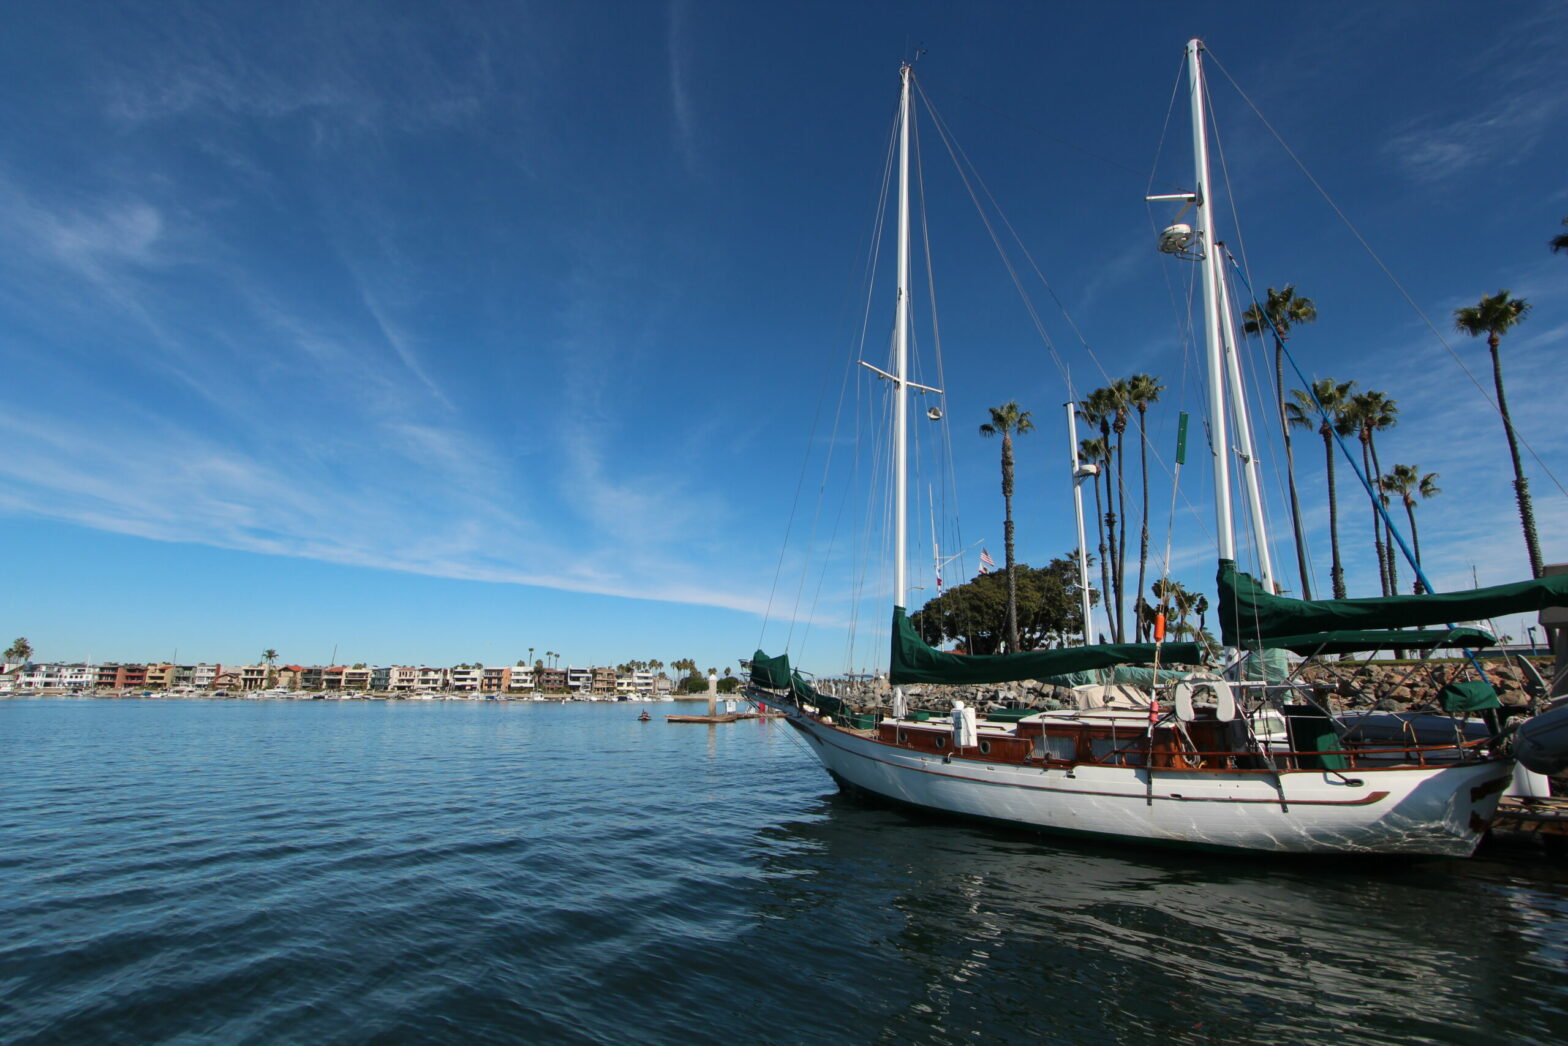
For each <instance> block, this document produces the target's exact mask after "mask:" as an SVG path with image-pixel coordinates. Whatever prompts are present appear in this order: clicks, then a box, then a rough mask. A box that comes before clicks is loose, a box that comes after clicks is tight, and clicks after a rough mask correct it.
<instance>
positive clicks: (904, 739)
mask: <svg viewBox="0 0 1568 1046" xmlns="http://www.w3.org/2000/svg"><path fill="white" fill-rule="evenodd" d="M896 736H897V738H898V743H899V744H901V745H906V744H908V743H909V735H908V734H906V733H904V732H903V731H902V730H900V731H898V733H897V735H896Z"/></svg>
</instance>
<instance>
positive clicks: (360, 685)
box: [343, 668, 375, 691]
mask: <svg viewBox="0 0 1568 1046" xmlns="http://www.w3.org/2000/svg"><path fill="white" fill-rule="evenodd" d="M374 675H375V673H374V672H373V671H372V670H371V669H369V668H345V669H344V670H343V689H344V690H360V691H364V690H371V689H374V687H375V684H374V682H372V679H373V677H374Z"/></svg>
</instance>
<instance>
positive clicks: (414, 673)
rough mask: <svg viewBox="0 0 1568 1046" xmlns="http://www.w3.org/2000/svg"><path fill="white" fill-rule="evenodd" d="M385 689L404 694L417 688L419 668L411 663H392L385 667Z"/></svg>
mask: <svg viewBox="0 0 1568 1046" xmlns="http://www.w3.org/2000/svg"><path fill="white" fill-rule="evenodd" d="M387 689H388V690H391V691H392V692H393V693H398V694H406V693H408V692H410V691H412V690H418V689H419V669H417V668H415V667H414V666H412V665H394V666H393V667H391V668H389V669H387Z"/></svg>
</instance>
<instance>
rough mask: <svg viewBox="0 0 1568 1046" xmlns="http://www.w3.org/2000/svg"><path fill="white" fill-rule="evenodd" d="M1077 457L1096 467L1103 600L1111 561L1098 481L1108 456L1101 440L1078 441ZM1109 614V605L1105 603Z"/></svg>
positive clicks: (1086, 637)
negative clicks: (1106, 541) (1106, 545)
mask: <svg viewBox="0 0 1568 1046" xmlns="http://www.w3.org/2000/svg"><path fill="white" fill-rule="evenodd" d="M1078 457H1079V458H1080V459H1081V460H1082V461H1084V462H1085V463H1090V464H1094V465H1095V466H1097V467H1096V468H1095V471H1094V525H1095V529H1096V530H1098V531H1099V534H1100V591H1101V592H1103V593H1104V597H1103V598H1104V599H1105V600H1109V599H1110V598H1111V561H1110V557H1109V556H1107V555H1106V554H1105V516H1104V515H1103V514H1102V509H1101V507H1100V479H1101V477H1102V476H1103V475H1104V474H1105V468H1106V465H1105V463H1106V461H1107V460H1108V459H1109V458H1110V454H1109V452H1108V450H1107V448H1106V443H1105V440H1103V439H1085V440H1079V441H1078ZM1106 607H1107V612H1109V607H1110V603H1109V602H1107V603H1106ZM1083 624H1084V639H1083V641H1084V642H1085V643H1087V642H1089V631H1088V629H1089V622H1087V621H1085V622H1084V623H1083Z"/></svg>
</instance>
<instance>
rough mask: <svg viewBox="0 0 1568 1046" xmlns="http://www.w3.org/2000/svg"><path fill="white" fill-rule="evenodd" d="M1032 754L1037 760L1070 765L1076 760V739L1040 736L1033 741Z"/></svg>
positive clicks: (1048, 735) (1051, 735)
mask: <svg viewBox="0 0 1568 1046" xmlns="http://www.w3.org/2000/svg"><path fill="white" fill-rule="evenodd" d="M1034 754H1035V758H1037V759H1054V760H1055V761H1057V762H1059V763H1070V762H1072V761H1073V760H1075V759H1077V758H1078V739H1077V738H1076V737H1071V736H1068V737H1063V736H1061V735H1053V734H1042V735H1040V736H1039V737H1037V738H1035V739H1034Z"/></svg>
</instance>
